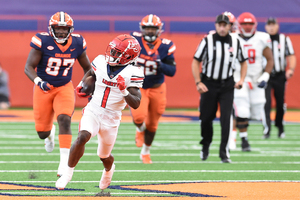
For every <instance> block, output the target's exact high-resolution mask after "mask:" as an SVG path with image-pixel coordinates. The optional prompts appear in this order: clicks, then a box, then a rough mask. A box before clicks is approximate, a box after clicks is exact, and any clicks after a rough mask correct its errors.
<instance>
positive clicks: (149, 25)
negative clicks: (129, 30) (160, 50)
mask: <svg viewBox="0 0 300 200" xmlns="http://www.w3.org/2000/svg"><path fill="white" fill-rule="evenodd" d="M162 27H163V23H162V22H161V20H160V18H159V17H158V16H156V15H153V14H150V15H147V16H146V17H144V18H143V19H142V21H141V22H140V30H141V33H142V34H143V37H144V39H145V40H146V41H147V42H150V43H151V42H154V41H155V40H156V39H157V37H159V36H160V34H161V33H162V32H163V30H162Z"/></svg>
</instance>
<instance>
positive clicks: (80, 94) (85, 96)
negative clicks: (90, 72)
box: [75, 81, 91, 98]
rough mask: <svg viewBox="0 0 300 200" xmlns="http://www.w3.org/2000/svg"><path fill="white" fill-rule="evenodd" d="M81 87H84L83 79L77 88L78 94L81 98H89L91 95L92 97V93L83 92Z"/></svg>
mask: <svg viewBox="0 0 300 200" xmlns="http://www.w3.org/2000/svg"><path fill="white" fill-rule="evenodd" d="M81 89H82V81H80V83H79V84H78V85H77V87H76V88H75V91H76V94H77V96H79V97H81V98H89V97H91V95H88V94H86V93H84V92H81Z"/></svg>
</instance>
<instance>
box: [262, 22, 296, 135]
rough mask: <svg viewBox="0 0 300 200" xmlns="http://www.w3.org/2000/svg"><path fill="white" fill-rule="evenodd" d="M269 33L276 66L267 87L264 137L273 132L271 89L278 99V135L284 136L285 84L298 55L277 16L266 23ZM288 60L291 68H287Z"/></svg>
mask: <svg viewBox="0 0 300 200" xmlns="http://www.w3.org/2000/svg"><path fill="white" fill-rule="evenodd" d="M265 29H266V31H267V33H269V34H270V36H271V40H272V51H273V57H274V68H273V70H272V73H271V76H270V80H269V82H268V85H267V88H266V100H267V101H266V104H265V116H266V117H265V119H264V118H263V119H264V121H265V122H264V126H265V129H264V138H266V139H267V138H269V137H270V132H271V119H270V112H271V90H273V91H274V97H275V101H276V118H275V126H276V127H277V128H278V137H279V138H284V137H285V133H284V126H283V125H284V124H283V116H284V112H285V110H286V106H285V103H284V97H285V84H286V81H287V80H288V79H290V78H291V77H292V76H293V74H294V71H295V68H296V56H295V53H294V48H293V45H292V42H291V40H290V38H289V37H288V36H286V35H284V34H282V33H279V23H278V22H277V20H276V18H274V17H270V18H269V19H268V21H267V23H266V25H265ZM287 61H288V65H289V68H288V69H287V70H286V66H287Z"/></svg>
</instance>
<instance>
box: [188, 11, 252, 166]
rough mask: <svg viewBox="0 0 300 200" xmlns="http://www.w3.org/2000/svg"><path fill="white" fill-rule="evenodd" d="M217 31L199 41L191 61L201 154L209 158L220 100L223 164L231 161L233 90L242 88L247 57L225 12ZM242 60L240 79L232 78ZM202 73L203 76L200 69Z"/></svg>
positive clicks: (219, 18)
mask: <svg viewBox="0 0 300 200" xmlns="http://www.w3.org/2000/svg"><path fill="white" fill-rule="evenodd" d="M215 27H216V33H214V34H208V35H207V36H206V37H205V38H203V39H202V41H201V42H200V44H199V46H198V48H197V50H196V53H195V55H194V59H193V61H192V73H193V76H194V79H195V83H196V87H197V90H198V92H199V93H200V94H201V99H200V120H201V136H202V140H201V141H200V144H202V150H201V151H200V157H201V159H202V160H206V159H207V158H208V155H209V146H210V144H211V142H212V138H213V120H214V119H215V117H216V112H217V110H218V103H219V104H220V109H221V117H220V122H221V130H222V131H221V144H220V151H219V157H220V158H221V161H222V162H223V163H230V162H231V160H230V159H229V157H230V156H229V151H228V145H227V143H228V137H229V131H230V115H231V113H232V104H233V91H234V87H235V88H242V86H243V82H244V78H245V76H246V73H247V63H246V60H247V57H246V56H245V55H244V50H243V48H242V46H241V44H240V41H239V40H238V39H237V38H236V37H234V36H231V35H230V34H229V30H230V22H229V18H228V17H227V16H226V15H223V14H221V15H218V16H217V18H216V22H215ZM236 58H237V59H238V61H239V62H240V63H241V79H240V80H239V81H238V82H237V83H235V82H234V80H233V71H234V62H235V60H236ZM201 65H202V72H201V75H200V68H201Z"/></svg>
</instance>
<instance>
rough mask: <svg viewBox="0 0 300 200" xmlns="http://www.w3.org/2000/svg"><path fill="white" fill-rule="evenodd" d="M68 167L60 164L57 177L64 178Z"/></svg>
mask: <svg viewBox="0 0 300 200" xmlns="http://www.w3.org/2000/svg"><path fill="white" fill-rule="evenodd" d="M66 167H67V166H63V165H62V164H59V166H58V170H57V177H62V175H63V174H64V173H65V171H66Z"/></svg>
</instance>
